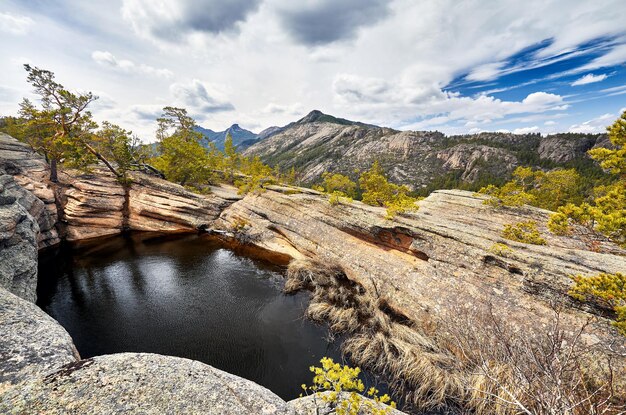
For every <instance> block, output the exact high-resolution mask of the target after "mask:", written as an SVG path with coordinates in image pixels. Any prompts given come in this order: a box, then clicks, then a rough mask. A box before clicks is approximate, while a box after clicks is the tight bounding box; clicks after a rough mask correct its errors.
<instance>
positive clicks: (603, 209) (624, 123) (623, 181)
mask: <svg viewBox="0 0 626 415" xmlns="http://www.w3.org/2000/svg"><path fill="white" fill-rule="evenodd" d="M608 132H609V139H610V140H611V143H612V144H613V145H614V146H615V148H614V149H608V148H596V149H592V150H589V155H590V156H591V158H593V159H594V160H596V161H598V162H599V163H600V166H601V167H602V168H603V169H606V170H608V171H609V172H610V173H612V174H614V175H616V176H617V181H616V182H614V183H612V184H610V185H606V186H599V187H596V188H594V193H595V195H594V200H593V201H591V202H590V203H587V202H585V203H580V204H566V205H564V206H561V207H559V208H558V210H557V213H555V214H554V215H552V217H551V218H550V221H549V222H548V227H549V229H550V230H551V231H553V232H555V233H559V234H566V233H569V232H570V231H571V228H570V226H569V220H572V221H574V222H577V223H579V224H581V225H583V226H586V227H587V228H589V229H592V230H595V231H597V232H600V233H601V234H603V235H605V236H606V237H608V238H609V239H610V240H611V241H613V242H615V243H617V244H619V245H621V246H625V247H626V111H625V112H624V113H623V114H622V116H621V117H620V118H619V119H617V120H616V121H615V123H613V125H612V126H610V127H609V128H608Z"/></svg>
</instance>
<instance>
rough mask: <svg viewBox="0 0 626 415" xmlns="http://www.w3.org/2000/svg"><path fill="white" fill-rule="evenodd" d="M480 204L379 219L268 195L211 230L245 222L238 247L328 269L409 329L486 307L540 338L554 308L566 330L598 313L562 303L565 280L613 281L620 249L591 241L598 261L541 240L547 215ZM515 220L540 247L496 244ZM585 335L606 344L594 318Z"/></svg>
mask: <svg viewBox="0 0 626 415" xmlns="http://www.w3.org/2000/svg"><path fill="white" fill-rule="evenodd" d="M482 202H483V199H482V198H480V197H476V196H475V195H473V194H472V193H470V192H464V191H452V190H450V191H438V192H435V193H433V194H431V196H429V197H428V198H426V199H425V200H423V201H421V202H420V203H419V204H420V209H419V211H418V212H416V213H414V214H408V215H404V216H398V217H396V218H395V219H394V220H387V219H385V217H384V216H385V211H384V209H382V208H376V207H372V206H367V205H364V204H362V203H360V202H354V203H351V204H340V205H338V206H331V205H330V204H329V203H328V201H327V200H325V199H324V198H321V197H319V196H315V195H310V194H296V195H286V194H283V193H279V192H273V191H271V192H270V191H268V192H265V193H262V194H259V195H250V196H247V197H246V198H245V199H243V200H242V201H240V202H238V203H235V204H233V205H231V206H230V207H229V208H227V209H226V210H225V211H224V213H223V214H222V216H221V218H220V221H221V224H219V223H218V226H222V228H223V229H232V227H233V226H234V224H235V223H247V224H249V225H248V228H247V233H248V235H249V238H248V240H250V241H253V242H252V243H254V244H255V245H257V246H259V247H260V248H263V249H266V250H270V251H280V252H283V253H284V254H286V255H289V256H290V257H292V258H302V257H309V258H316V259H319V260H321V261H322V262H325V263H336V264H338V265H340V266H341V267H342V268H343V269H344V270H345V272H346V273H347V275H348V277H349V278H350V279H352V280H354V281H356V282H358V283H359V284H361V285H362V286H364V287H365V288H366V289H367V290H368V291H370V292H377V293H378V294H379V295H380V296H382V297H385V298H386V299H387V301H388V302H389V304H390V306H391V307H392V308H393V309H394V310H398V311H399V312H400V313H401V314H402V315H405V316H407V317H408V318H410V319H411V320H413V321H416V322H419V321H423V320H424V319H428V318H432V317H441V316H443V315H446V313H450V314H454V313H456V312H458V310H457V308H458V307H459V306H461V307H467V308H473V307H475V306H479V305H485V304H492V305H493V307H494V309H497V310H499V313H501V315H507V318H508V319H509V320H510V321H512V322H517V323H519V326H520V327H524V328H525V329H527V330H530V331H533V330H544V329H545V327H546V326H545V325H546V324H547V323H548V321H549V320H550V318H551V316H553V311H552V309H551V307H550V302H551V301H554V300H558V301H563V302H565V303H566V304H569V307H568V308H567V310H566V312H565V313H564V317H563V318H564V319H565V321H568V322H570V323H571V324H572V327H576V326H577V325H579V324H582V323H583V322H584V321H586V319H587V318H588V317H589V314H588V312H593V313H595V314H598V315H603V313H604V311H606V310H599V309H586V310H585V309H583V308H584V307H583V305H582V304H577V303H574V302H572V300H571V299H570V297H569V296H568V295H567V291H568V289H569V288H570V286H571V284H572V282H571V279H570V278H569V276H570V275H573V274H583V275H594V274H597V273H599V272H611V273H614V272H618V271H621V272H623V271H624V270H625V269H626V257H625V256H623V255H624V253H625V252H624V251H623V250H620V249H619V248H617V247H616V246H614V245H612V244H610V243H608V242H606V241H604V242H603V241H596V242H595V245H596V246H595V249H596V250H598V251H600V252H591V251H590V250H589V248H588V247H587V241H585V240H584V239H583V238H581V237H576V238H572V237H560V236H555V235H553V234H551V233H549V232H548V231H547V229H546V227H545V223H546V221H547V218H548V215H549V212H548V211H545V210H542V209H537V208H530V207H525V208H523V209H496V208H493V207H490V206H488V205H485V204H483V203H482ZM523 220H535V221H537V223H538V225H539V229H540V231H541V233H542V235H543V236H544V238H545V239H546V240H547V242H548V244H547V245H546V246H537V245H529V244H523V243H518V242H513V241H509V240H505V239H503V238H502V237H501V231H502V228H503V227H504V224H508V223H516V222H518V221H523ZM495 243H505V244H507V245H508V246H509V247H510V248H511V251H510V252H508V253H506V254H504V255H498V254H496V253H494V252H492V249H491V247H492V245H493V244H495ZM615 254H620V255H615ZM594 330H595V335H596V336H597V337H598V338H603V339H605V340H606V339H614V337H615V334H614V330H611V329H608V328H607V325H606V323H605V320H604V319H602V318H601V319H600V321H598V322H597V323H595V326H594Z"/></svg>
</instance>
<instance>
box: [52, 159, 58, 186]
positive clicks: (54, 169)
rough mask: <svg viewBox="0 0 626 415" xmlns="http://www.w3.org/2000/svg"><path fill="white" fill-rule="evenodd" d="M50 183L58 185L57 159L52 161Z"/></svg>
mask: <svg viewBox="0 0 626 415" xmlns="http://www.w3.org/2000/svg"><path fill="white" fill-rule="evenodd" d="M50 181H51V182H52V183H58V181H59V177H58V174H57V159H56V158H54V157H53V158H51V159H50Z"/></svg>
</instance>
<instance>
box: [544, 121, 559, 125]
mask: <svg viewBox="0 0 626 415" xmlns="http://www.w3.org/2000/svg"><path fill="white" fill-rule="evenodd" d="M543 125H547V126H552V125H556V121H552V120H549V121H546V122H544V123H543Z"/></svg>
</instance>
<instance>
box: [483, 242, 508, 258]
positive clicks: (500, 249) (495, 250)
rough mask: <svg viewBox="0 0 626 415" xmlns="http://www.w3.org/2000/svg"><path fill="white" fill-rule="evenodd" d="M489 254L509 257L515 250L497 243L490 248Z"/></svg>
mask: <svg viewBox="0 0 626 415" xmlns="http://www.w3.org/2000/svg"><path fill="white" fill-rule="evenodd" d="M489 252H490V253H492V254H494V255H498V256H507V255H508V254H510V253H511V252H513V250H512V249H511V248H510V247H509V246H508V245H507V244H503V243H500V242H497V243H495V244H493V245H491V246H490V247H489Z"/></svg>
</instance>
